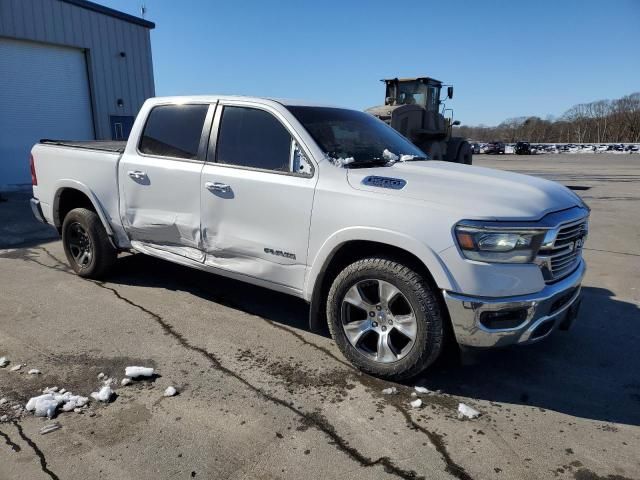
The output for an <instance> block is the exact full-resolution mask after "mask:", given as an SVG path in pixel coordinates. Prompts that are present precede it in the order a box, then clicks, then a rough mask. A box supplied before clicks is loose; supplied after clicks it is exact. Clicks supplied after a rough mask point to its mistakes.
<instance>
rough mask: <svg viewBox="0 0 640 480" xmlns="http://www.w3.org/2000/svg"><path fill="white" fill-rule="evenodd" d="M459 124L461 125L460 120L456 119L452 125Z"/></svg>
mask: <svg viewBox="0 0 640 480" xmlns="http://www.w3.org/2000/svg"><path fill="white" fill-rule="evenodd" d="M458 125H460V120H455V121H454V122H453V123H452V124H451V126H452V127H457V126H458Z"/></svg>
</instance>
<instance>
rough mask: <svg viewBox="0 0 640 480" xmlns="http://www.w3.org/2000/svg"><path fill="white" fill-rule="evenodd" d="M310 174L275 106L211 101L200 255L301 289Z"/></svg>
mask: <svg viewBox="0 0 640 480" xmlns="http://www.w3.org/2000/svg"><path fill="white" fill-rule="evenodd" d="M316 181H317V175H316V174H315V171H314V167H313V164H312V162H311V161H310V160H309V156H308V155H307V154H306V153H305V152H304V151H303V150H302V148H301V147H300V141H299V139H298V138H297V137H296V132H295V131H294V130H293V128H291V126H290V125H289V124H288V123H287V121H286V119H285V118H284V117H283V116H282V115H281V114H280V113H279V112H277V111H276V110H274V109H272V108H270V107H268V106H265V105H252V104H246V103H232V102H228V103H226V104H224V105H219V106H218V109H217V111H216V115H215V120H214V126H213V128H212V133H211V140H210V142H209V156H208V161H207V163H206V164H205V166H204V169H203V171H202V182H201V194H202V241H203V247H204V250H205V252H206V260H205V263H206V264H207V265H210V266H214V267H217V268H220V269H224V270H226V271H229V272H233V273H237V274H242V275H244V276H248V277H252V278H253V279H258V280H262V281H267V282H270V283H271V284H272V285H271V286H272V287H275V288H277V286H281V287H286V288H285V290H286V289H291V288H293V289H295V290H301V289H302V287H303V284H304V275H305V268H306V264H307V248H308V243H309V225H310V221H311V208H312V205H313V195H314V189H315V184H316ZM258 283H259V282H258Z"/></svg>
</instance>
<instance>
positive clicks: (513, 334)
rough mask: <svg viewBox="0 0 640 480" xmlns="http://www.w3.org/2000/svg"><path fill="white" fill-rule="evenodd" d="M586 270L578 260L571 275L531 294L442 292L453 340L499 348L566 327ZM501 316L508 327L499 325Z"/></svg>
mask: <svg viewBox="0 0 640 480" xmlns="http://www.w3.org/2000/svg"><path fill="white" fill-rule="evenodd" d="M585 271H586V266H585V263H584V260H581V261H580V264H579V265H578V267H577V268H576V270H575V271H574V272H573V273H572V274H571V275H569V276H567V277H565V278H563V279H562V280H560V281H558V282H556V283H553V284H549V285H546V286H545V288H544V289H543V290H542V291H540V292H538V293H535V294H531V295H521V296H517V297H505V298H484V297H469V296H466V295H461V294H458V293H453V292H447V291H445V292H444V298H445V302H446V304H447V307H448V309H449V315H450V316H451V323H452V324H453V330H454V333H455V336H456V340H457V341H458V343H459V344H460V345H465V346H470V347H500V346H506V345H512V344H516V343H518V344H525V343H533V342H537V341H539V340H542V339H543V338H545V337H547V336H549V335H550V334H551V332H553V331H554V330H556V329H557V328H558V327H561V328H568V326H569V324H570V323H571V322H572V321H573V319H574V318H575V315H576V314H577V309H578V307H579V305H580V295H581V290H580V284H581V282H582V278H583V277H584V274H585ZM502 319H504V321H505V324H509V326H508V328H501V327H500V326H499V325H500V322H501V321H502ZM514 322H515V323H517V324H516V325H513V323H514Z"/></svg>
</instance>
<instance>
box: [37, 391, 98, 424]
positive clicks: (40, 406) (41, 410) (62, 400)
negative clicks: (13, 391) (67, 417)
mask: <svg viewBox="0 0 640 480" xmlns="http://www.w3.org/2000/svg"><path fill="white" fill-rule="evenodd" d="M45 390H47V389H45ZM88 402H89V399H88V398H87V397H82V396H80V395H73V394H72V393H71V392H65V393H55V392H49V393H45V394H43V395H39V396H37V397H32V398H30V399H29V401H28V402H27V405H26V406H25V408H26V409H27V410H28V411H30V412H33V413H34V415H35V416H36V417H49V418H53V417H54V416H55V414H56V410H57V409H58V407H59V406H60V405H62V411H64V412H68V411H70V410H73V409H74V408H76V407H82V406H84V405H86V404H87V403H88Z"/></svg>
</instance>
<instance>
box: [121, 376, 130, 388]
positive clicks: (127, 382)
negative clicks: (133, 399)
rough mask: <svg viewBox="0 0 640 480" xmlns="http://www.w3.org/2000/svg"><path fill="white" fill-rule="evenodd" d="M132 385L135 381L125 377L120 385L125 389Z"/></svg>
mask: <svg viewBox="0 0 640 480" xmlns="http://www.w3.org/2000/svg"><path fill="white" fill-rule="evenodd" d="M131 383H133V380H131V379H130V378H129V377H125V378H123V379H122V381H121V382H120V385H122V386H123V387H126V386H127V385H129V384H131Z"/></svg>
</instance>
